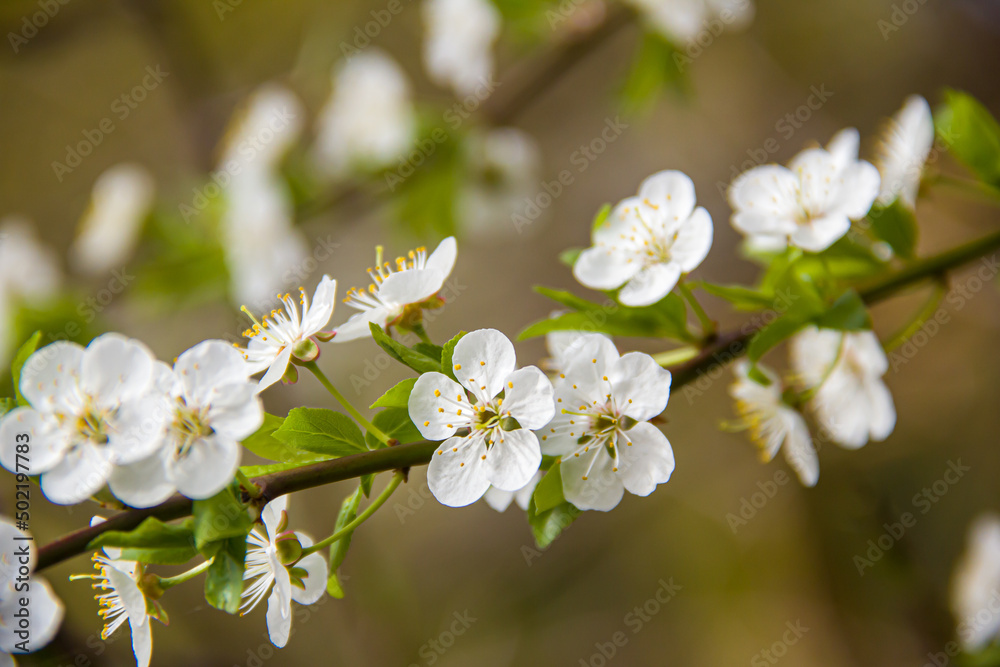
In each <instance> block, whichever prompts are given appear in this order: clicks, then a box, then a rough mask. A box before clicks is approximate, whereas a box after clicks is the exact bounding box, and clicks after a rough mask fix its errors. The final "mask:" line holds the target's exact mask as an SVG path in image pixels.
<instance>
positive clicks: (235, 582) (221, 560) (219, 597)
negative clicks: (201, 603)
mask: <svg viewBox="0 0 1000 667" xmlns="http://www.w3.org/2000/svg"><path fill="white" fill-rule="evenodd" d="M202 553H203V554H204V555H205V557H206V558H212V559H213V560H212V564H211V565H209V567H208V571H207V572H206V574H205V600H206V601H208V603H209V604H210V605H212V606H213V607H215V608H216V609H221V610H222V611H224V612H226V613H227V614H237V613H239V610H240V602H241V599H242V595H243V565H244V561H245V560H246V555H247V539H246V535H243V536H241V537H240V536H235V537H231V538H229V539H226V540H221V541H218V542H213V543H211V544H210V545H208V548H207V549H205V550H203V551H202Z"/></svg>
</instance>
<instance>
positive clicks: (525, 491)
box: [483, 470, 542, 512]
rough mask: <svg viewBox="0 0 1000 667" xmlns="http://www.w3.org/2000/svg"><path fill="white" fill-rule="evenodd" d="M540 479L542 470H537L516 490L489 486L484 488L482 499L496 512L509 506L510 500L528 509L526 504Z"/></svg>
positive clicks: (529, 501) (528, 502)
mask: <svg viewBox="0 0 1000 667" xmlns="http://www.w3.org/2000/svg"><path fill="white" fill-rule="evenodd" d="M540 481H542V471H541V470H539V471H538V472H536V473H535V475H534V476H533V477H532V478H531V479H529V480H528V483H527V484H525V485H524V486H522V487H521V488H520V489H518V490H517V491H504V490H502V489H498V488H496V487H495V486H491V487H490V488H489V489H487V490H486V494H485V495H483V500H485V501H486V504H487V505H489V506H490V507H492V508H493V509H495V510H496V511H497V512H503V511H505V510H506V509H507V508H508V507H510V504H511V502H516V503H517V506H518V507H520V508H521V509H523V510H524V511H528V505H529V504H530V503H531V494H533V493H534V492H535V487H536V486H538V483H539V482H540Z"/></svg>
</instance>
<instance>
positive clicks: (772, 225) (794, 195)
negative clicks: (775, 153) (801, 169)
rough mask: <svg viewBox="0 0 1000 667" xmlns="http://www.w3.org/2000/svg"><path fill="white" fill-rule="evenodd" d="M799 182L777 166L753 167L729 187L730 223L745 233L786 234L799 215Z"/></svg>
mask: <svg viewBox="0 0 1000 667" xmlns="http://www.w3.org/2000/svg"><path fill="white" fill-rule="evenodd" d="M798 189H799V181H798V178H796V176H795V174H794V173H792V171H791V170H789V169H786V168H785V167H780V166H778V165H764V166H761V167H754V168H753V169H751V170H750V171H747V172H745V173H743V174H741V175H740V176H739V177H738V178H737V179H736V180H735V181H733V184H732V185H731V186H730V187H729V193H728V197H729V204H730V205H731V206H732V207H733V209H734V210H735V211H736V213H735V214H734V216H733V226H734V227H736V228H737V229H738V230H740V231H742V232H745V233H782V234H783V233H787V232H788V231H790V230H791V228H793V227H794V220H795V219H796V218H797V216H798V214H799V206H798Z"/></svg>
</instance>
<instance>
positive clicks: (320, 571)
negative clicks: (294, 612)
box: [292, 533, 330, 604]
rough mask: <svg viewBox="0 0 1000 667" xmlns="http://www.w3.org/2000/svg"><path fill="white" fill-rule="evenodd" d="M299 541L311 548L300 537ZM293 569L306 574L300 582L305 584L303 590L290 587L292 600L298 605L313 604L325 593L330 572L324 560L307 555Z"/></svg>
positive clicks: (319, 555)
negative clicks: (298, 568) (295, 568)
mask: <svg viewBox="0 0 1000 667" xmlns="http://www.w3.org/2000/svg"><path fill="white" fill-rule="evenodd" d="M296 535H298V533H296ZM299 541H300V542H301V543H302V546H303V547H308V546H311V545H309V544H306V542H307V540H303V539H302V538H301V536H300V539H299ZM295 567H301V568H302V569H304V570H305V571H306V572H307V574H306V576H305V578H304V579H303V582H302V583H304V584H305V588H299V587H298V586H295V585H293V586H292V599H293V600H295V601H296V602H298V603H299V604H313V603H314V602H316V601H317V600H319V599H320V598H321V597H323V593H325V592H326V580H327V576H328V574H329V571H330V568H329V567H328V566H327V564H326V558H324V557H323V555H322V554H319V553H315V554H309V555H308V556H306V557H305V558H303V559H302V560H300V561H299V562H298V563H296V564H295Z"/></svg>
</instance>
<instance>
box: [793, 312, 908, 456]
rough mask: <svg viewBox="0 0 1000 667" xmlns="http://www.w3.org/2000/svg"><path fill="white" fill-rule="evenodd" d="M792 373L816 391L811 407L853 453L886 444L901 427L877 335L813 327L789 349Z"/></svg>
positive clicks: (831, 432) (799, 334)
mask: <svg viewBox="0 0 1000 667" xmlns="http://www.w3.org/2000/svg"><path fill="white" fill-rule="evenodd" d="M789 355H790V359H791V364H792V369H793V370H794V371H795V373H796V375H797V377H798V381H799V382H800V383H801V385H802V387H803V388H804V389H806V390H808V391H811V392H812V398H811V399H810V400H809V405H810V407H811V408H812V409H813V411H814V412H815V413H816V418H817V421H819V423H820V425H821V426H822V427H823V429H824V430H825V431H826V432H827V433H829V434H830V436H831V438H832V439H833V440H834V441H835V442H837V443H838V444H840V445H843V446H844V447H848V448H850V449H856V448H858V447H863V446H864V445H865V444H866V443H867V442H868V440H869V438H870V439H872V440H885V439H886V438H887V437H889V434H890V433H892V429H893V427H894V426H895V425H896V408H895V406H894V405H893V402H892V395H891V394H890V393H889V390H888V388H886V386H885V383H884V382H883V381H882V376H883V375H885V372H886V371H887V370H888V368H889V362H888V360H887V359H886V357H885V351H884V350H883V349H882V345H881V343H879V341H878V338H877V337H876V336H875V334H874V333H873V332H871V331H860V332H855V333H851V332H842V331H834V330H832V329H818V328H816V327H815V326H809V327H807V328H806V329H803V330H802V331H801V332H799V333H798V334H796V335H795V336H794V337H793V338H792V339H791V341H790V344H789Z"/></svg>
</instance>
